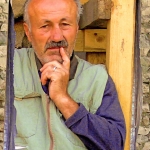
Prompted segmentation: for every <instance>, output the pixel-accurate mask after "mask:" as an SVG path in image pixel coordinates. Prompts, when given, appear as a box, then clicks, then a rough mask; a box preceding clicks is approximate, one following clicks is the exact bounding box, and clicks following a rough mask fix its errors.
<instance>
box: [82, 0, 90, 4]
mask: <svg viewBox="0 0 150 150" xmlns="http://www.w3.org/2000/svg"><path fill="white" fill-rule="evenodd" d="M88 1H89V0H81V4H85V3H87V2H88Z"/></svg>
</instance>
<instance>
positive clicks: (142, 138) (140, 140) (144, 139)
mask: <svg viewBox="0 0 150 150" xmlns="http://www.w3.org/2000/svg"><path fill="white" fill-rule="evenodd" d="M147 141H148V137H147V136H145V135H138V137H137V143H138V144H142V143H145V142H147Z"/></svg>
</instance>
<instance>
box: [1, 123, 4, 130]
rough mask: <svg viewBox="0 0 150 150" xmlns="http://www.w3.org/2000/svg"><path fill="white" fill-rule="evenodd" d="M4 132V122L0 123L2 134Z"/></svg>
mask: <svg viewBox="0 0 150 150" xmlns="http://www.w3.org/2000/svg"><path fill="white" fill-rule="evenodd" d="M3 131H4V122H0V132H3Z"/></svg>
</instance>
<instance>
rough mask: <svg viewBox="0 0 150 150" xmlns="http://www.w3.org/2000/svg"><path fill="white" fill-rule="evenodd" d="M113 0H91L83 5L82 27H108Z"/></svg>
mask: <svg viewBox="0 0 150 150" xmlns="http://www.w3.org/2000/svg"><path fill="white" fill-rule="evenodd" d="M111 7H112V2H111V0H89V1H88V2H87V3H85V4H84V5H83V15H82V16H81V19H80V23H79V24H80V29H84V28H106V26H107V20H108V19H110V16H111V15H110V14H111Z"/></svg>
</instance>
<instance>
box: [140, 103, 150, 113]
mask: <svg viewBox="0 0 150 150" xmlns="http://www.w3.org/2000/svg"><path fill="white" fill-rule="evenodd" d="M142 111H143V112H150V110H149V104H148V103H143V105H142Z"/></svg>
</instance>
